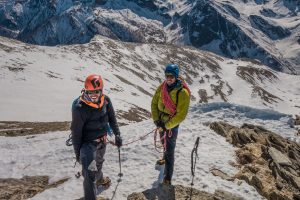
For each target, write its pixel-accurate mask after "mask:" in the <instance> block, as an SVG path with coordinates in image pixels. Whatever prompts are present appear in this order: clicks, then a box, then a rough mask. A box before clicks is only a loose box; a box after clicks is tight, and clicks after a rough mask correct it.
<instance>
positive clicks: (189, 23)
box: [181, 1, 283, 71]
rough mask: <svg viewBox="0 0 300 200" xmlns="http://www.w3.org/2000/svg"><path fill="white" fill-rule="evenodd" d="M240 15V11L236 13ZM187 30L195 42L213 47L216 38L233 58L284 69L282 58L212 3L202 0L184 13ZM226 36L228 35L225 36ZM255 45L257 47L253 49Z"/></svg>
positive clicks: (225, 52) (182, 22)
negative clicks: (220, 11) (246, 58)
mask: <svg viewBox="0 0 300 200" xmlns="http://www.w3.org/2000/svg"><path fill="white" fill-rule="evenodd" d="M238 16H239V15H237V14H236V17H238ZM181 24H182V26H183V31H184V32H186V33H187V34H188V35H189V39H190V42H191V44H192V45H193V46H195V47H198V48H203V46H204V45H206V47H205V49H208V50H210V47H209V45H210V44H211V43H212V42H217V44H215V45H212V46H218V47H219V50H220V51H221V52H222V53H223V54H224V55H226V56H228V57H230V58H237V57H248V58H252V59H258V60H261V61H262V63H263V64H266V65H269V66H271V67H272V68H273V69H275V70H278V71H281V68H282V64H283V63H282V62H281V61H279V60H278V59H277V58H275V57H273V56H272V55H270V54H269V53H268V52H266V51H265V50H264V49H263V48H261V47H260V46H259V45H257V44H256V43H255V42H254V41H253V40H252V38H250V37H249V36H248V35H247V34H245V33H244V32H243V31H242V30H241V29H240V28H239V27H238V26H237V25H236V24H234V23H232V22H230V21H228V20H227V19H226V18H225V17H224V16H223V15H221V14H220V13H219V12H218V11H217V10H216V9H215V8H214V7H213V6H212V5H211V4H209V3H207V2H206V1H199V2H198V4H197V5H196V6H195V7H194V8H193V10H192V11H191V13H189V14H186V15H185V16H183V18H182V21H181ZM223 38H225V39H223ZM253 49H255V51H253Z"/></svg>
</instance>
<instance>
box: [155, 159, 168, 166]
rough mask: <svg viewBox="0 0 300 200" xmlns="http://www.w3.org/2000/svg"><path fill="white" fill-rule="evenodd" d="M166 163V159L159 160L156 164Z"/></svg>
mask: <svg viewBox="0 0 300 200" xmlns="http://www.w3.org/2000/svg"><path fill="white" fill-rule="evenodd" d="M165 162H166V161H165V159H163V158H162V159H159V160H158V161H156V164H157V165H164V164H165Z"/></svg>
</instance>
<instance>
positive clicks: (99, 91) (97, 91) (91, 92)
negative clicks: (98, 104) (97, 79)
mask: <svg viewBox="0 0 300 200" xmlns="http://www.w3.org/2000/svg"><path fill="white" fill-rule="evenodd" d="M85 93H86V94H87V95H93V94H98V95H101V94H102V90H86V91H85Z"/></svg>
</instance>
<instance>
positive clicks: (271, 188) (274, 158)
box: [210, 122, 300, 200]
mask: <svg viewBox="0 0 300 200" xmlns="http://www.w3.org/2000/svg"><path fill="white" fill-rule="evenodd" d="M210 128H211V129H213V130H214V131H215V132H216V133H218V134H219V135H221V136H223V137H226V139H227V141H228V142H230V143H231V144H233V145H234V146H236V147H239V149H238V150H237V151H236V155H237V161H238V163H239V164H240V171H239V172H238V173H237V174H236V175H235V177H236V178H238V179H242V180H245V181H246V182H247V183H248V184H250V185H253V186H254V187H255V188H256V189H257V190H258V192H259V193H260V194H261V195H263V196H264V197H266V198H267V199H272V200H274V199H300V192H299V191H300V145H299V144H297V143H295V142H292V141H289V140H287V139H285V138H283V137H281V136H280V135H278V134H275V133H273V132H271V131H268V130H266V129H264V128H262V127H259V126H255V125H250V124H244V125H243V126H241V127H240V128H238V127H235V126H232V125H230V124H227V123H224V122H214V123H212V124H210Z"/></svg>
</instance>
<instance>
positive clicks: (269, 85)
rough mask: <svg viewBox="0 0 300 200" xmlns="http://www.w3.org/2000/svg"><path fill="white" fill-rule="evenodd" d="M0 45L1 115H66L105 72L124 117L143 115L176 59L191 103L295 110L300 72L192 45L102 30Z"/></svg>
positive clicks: (63, 117)
mask: <svg viewBox="0 0 300 200" xmlns="http://www.w3.org/2000/svg"><path fill="white" fill-rule="evenodd" d="M0 46H1V49H0V60H1V63H0V84H1V87H0V93H1V95H2V98H1V100H0V110H1V112H0V120H5V121H7V120H13V121H15V120H18V121H24V120H25V121H36V120H38V121H69V120H70V118H71V103H72V100H73V99H74V98H76V97H77V96H79V95H80V91H81V89H82V88H83V82H84V79H85V77H86V76H87V75H89V74H92V73H97V74H101V75H102V76H103V78H104V91H105V93H106V94H107V95H109V96H110V97H111V98H112V100H113V102H114V105H115V107H116V110H117V113H118V117H119V119H121V122H122V123H125V124H128V123H130V121H141V120H143V119H148V118H149V116H150V115H149V111H150V103H151V98H152V95H153V94H154V92H155V89H156V88H157V87H158V85H159V84H160V83H161V82H162V81H163V79H164V73H163V69H164V66H165V65H166V64H167V63H170V62H174V63H178V64H179V66H180V69H181V75H182V76H183V77H184V79H185V80H186V82H187V83H188V84H189V85H190V89H191V91H192V104H196V103H206V102H229V103H235V104H241V105H248V106H252V107H256V108H264V109H265V108H268V109H273V110H276V111H279V112H282V113H286V114H297V113H300V79H299V76H297V75H289V74H286V73H281V72H276V71H275V70H271V69H270V68H268V67H267V66H264V65H261V64H260V63H258V62H250V61H242V60H232V59H227V58H223V57H220V56H218V55H216V54H213V53H209V52H206V51H201V50H198V49H195V48H191V47H183V46H182V47H178V46H171V45H162V44H140V43H126V42H120V41H116V40H112V39H108V38H105V37H102V36H96V37H95V38H93V40H92V41H91V42H90V43H88V44H81V45H69V46H56V47H45V46H35V45H29V44H25V43H22V42H19V41H16V40H12V39H8V38H5V37H0ZM124 97H126V98H124ZM32 102H35V103H34V104H32Z"/></svg>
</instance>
